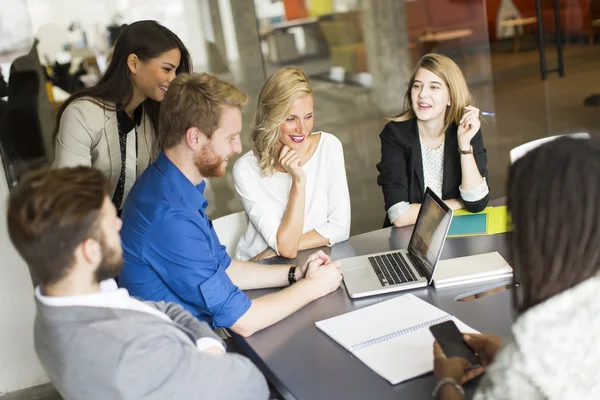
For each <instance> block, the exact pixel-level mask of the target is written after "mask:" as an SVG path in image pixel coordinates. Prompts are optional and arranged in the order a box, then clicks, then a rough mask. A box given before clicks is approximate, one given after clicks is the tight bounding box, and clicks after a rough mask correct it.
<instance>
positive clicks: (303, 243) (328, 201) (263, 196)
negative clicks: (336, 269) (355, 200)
mask: <svg viewBox="0 0 600 400" xmlns="http://www.w3.org/2000/svg"><path fill="white" fill-rule="evenodd" d="M314 117H315V116H314V109H313V89H312V87H311V85H310V83H309V81H308V78H307V77H306V75H305V74H304V72H303V71H302V69H299V68H283V69H281V70H279V71H277V72H276V73H274V74H273V75H271V76H270V77H269V78H268V79H267V80H266V82H265V83H264V85H263V87H262V90H261V92H260V95H259V98H258V109H257V112H256V116H255V125H254V131H253V132H252V145H253V150H252V151H250V152H248V153H246V154H245V155H244V156H242V157H241V158H240V159H239V160H238V161H237V162H236V164H235V166H234V167H233V179H234V182H235V187H236V190H237V192H238V193H239V194H240V196H241V198H242V202H243V204H244V209H245V210H246V214H247V215H248V218H249V224H248V230H247V231H246V233H245V234H244V235H243V236H242V238H241V239H240V242H239V244H238V247H237V252H236V258H237V259H240V260H249V259H253V260H257V259H262V258H267V257H269V256H274V255H281V256H284V257H287V258H295V257H296V254H297V252H298V251H299V250H305V249H311V248H315V247H320V246H326V245H333V244H335V243H338V242H341V241H344V240H346V239H348V236H349V233H350V195H349V193H348V183H347V180H346V169H345V165H344V152H343V149H342V144H341V142H340V141H339V140H338V139H337V138H336V137H335V136H333V135H331V134H329V133H325V132H317V133H312V128H313V126H314Z"/></svg>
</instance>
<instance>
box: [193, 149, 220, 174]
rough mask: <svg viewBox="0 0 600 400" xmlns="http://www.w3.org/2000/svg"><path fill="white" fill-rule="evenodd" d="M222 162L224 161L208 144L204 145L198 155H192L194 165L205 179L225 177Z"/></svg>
mask: <svg viewBox="0 0 600 400" xmlns="http://www.w3.org/2000/svg"><path fill="white" fill-rule="evenodd" d="M224 162H225V159H224V158H223V157H219V156H218V155H217V154H216V153H215V149H214V148H213V146H212V144H210V143H209V144H206V145H204V147H202V150H200V153H198V154H196V155H194V164H196V168H198V171H199V172H200V174H201V175H202V176H203V177H205V178H219V177H221V176H223V175H225V167H224V166H223V163H224Z"/></svg>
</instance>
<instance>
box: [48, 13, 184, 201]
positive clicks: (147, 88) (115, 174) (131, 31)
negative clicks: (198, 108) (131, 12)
mask: <svg viewBox="0 0 600 400" xmlns="http://www.w3.org/2000/svg"><path fill="white" fill-rule="evenodd" d="M191 70H192V62H191V59H190V55H189V53H188V51H187V49H186V48H185V46H184V45H183V43H182V42H181V40H180V39H179V38H178V37H177V35H175V34H174V33H173V32H171V31H170V30H169V29H167V28H165V27H163V26H162V25H160V24H159V23H157V22H155V21H139V22H135V23H133V24H131V25H129V26H128V27H127V28H125V29H124V30H123V32H122V33H121V34H120V35H119V38H118V39H117V42H116V44H115V48H114V51H113V55H112V60H111V61H110V64H109V65H108V69H107V70H106V72H105V73H104V75H103V76H102V78H101V79H100V82H98V84H97V85H96V86H93V87H90V88H86V89H82V90H80V91H78V92H77V93H74V94H73V95H72V96H71V97H70V98H69V99H68V100H67V101H65V103H64V104H63V106H62V107H61V109H60V110H59V113H58V118H57V124H56V127H55V129H54V136H53V141H54V145H55V160H54V164H53V166H54V167H56V168H62V167H70V166H76V165H86V166H92V167H94V168H97V169H99V170H101V171H102V172H103V173H104V175H105V176H106V177H107V179H108V180H109V182H110V188H111V196H112V201H113V203H114V204H115V206H116V207H117V209H118V210H120V209H121V208H122V207H123V204H124V202H125V199H126V197H127V194H128V193H129V190H130V189H131V187H132V186H133V183H134V182H135V180H136V179H137V177H139V176H140V175H141V174H142V172H144V170H145V169H146V167H147V166H148V165H149V164H150V162H151V161H152V159H153V158H154V156H155V155H156V153H157V151H156V149H155V143H154V137H155V132H156V130H157V124H158V112H159V106H160V102H161V101H162V100H163V98H164V96H165V94H166V93H167V90H168V88H169V83H170V82H171V81H172V80H173V79H174V78H175V76H176V75H177V74H179V73H182V72H191Z"/></svg>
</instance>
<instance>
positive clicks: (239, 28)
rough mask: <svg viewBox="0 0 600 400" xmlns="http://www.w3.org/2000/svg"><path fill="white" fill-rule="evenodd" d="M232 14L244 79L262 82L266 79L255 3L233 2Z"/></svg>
mask: <svg viewBox="0 0 600 400" xmlns="http://www.w3.org/2000/svg"><path fill="white" fill-rule="evenodd" d="M231 13H232V16H233V25H234V27H235V38H236V40H237V47H238V52H239V57H240V67H241V74H242V79H244V80H245V79H251V80H259V81H261V82H262V80H263V79H264V78H265V68H264V63H263V58H262V53H261V51H260V38H259V35H258V21H257V20H256V12H255V10H254V1H253V0H231Z"/></svg>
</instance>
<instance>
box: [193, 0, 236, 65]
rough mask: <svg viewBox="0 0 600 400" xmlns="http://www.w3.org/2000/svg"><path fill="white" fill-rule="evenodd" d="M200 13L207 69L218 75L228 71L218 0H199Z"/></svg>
mask: <svg viewBox="0 0 600 400" xmlns="http://www.w3.org/2000/svg"><path fill="white" fill-rule="evenodd" d="M199 1H200V13H201V14H202V17H203V21H205V28H204V29H205V31H206V32H205V40H206V55H207V58H208V69H209V71H210V72H212V73H215V74H218V73H222V72H228V71H229V63H228V61H227V49H226V47H225V35H223V24H222V23H221V10H220V8H219V0H199Z"/></svg>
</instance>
